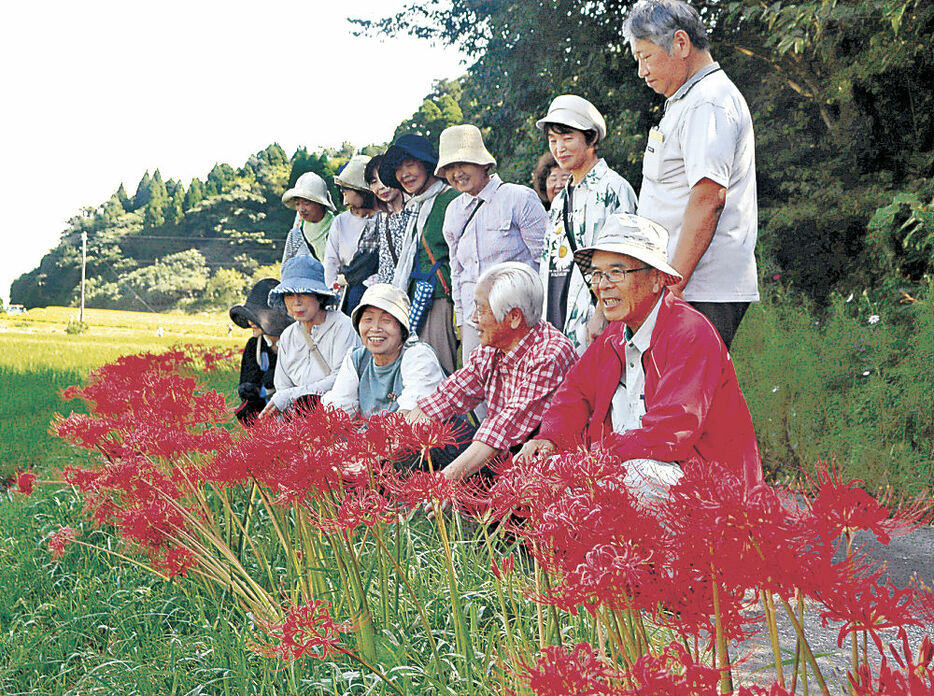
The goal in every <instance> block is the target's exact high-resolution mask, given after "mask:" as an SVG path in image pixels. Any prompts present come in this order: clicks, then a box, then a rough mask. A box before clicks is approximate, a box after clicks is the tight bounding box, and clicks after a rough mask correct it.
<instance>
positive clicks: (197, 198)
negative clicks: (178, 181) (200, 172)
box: [183, 177, 204, 213]
mask: <svg viewBox="0 0 934 696" xmlns="http://www.w3.org/2000/svg"><path fill="white" fill-rule="evenodd" d="M202 200H204V184H202V183H201V179H199V178H198V177H195V178H194V179H192V180H191V185H190V186H189V187H188V191H186V192H185V205H184V207H183V210H184V211H185V212H186V213H187V212H188V211H189V210H191V209H192V208H194V207H195V206H196V205H198V203H200V202H201V201H202Z"/></svg>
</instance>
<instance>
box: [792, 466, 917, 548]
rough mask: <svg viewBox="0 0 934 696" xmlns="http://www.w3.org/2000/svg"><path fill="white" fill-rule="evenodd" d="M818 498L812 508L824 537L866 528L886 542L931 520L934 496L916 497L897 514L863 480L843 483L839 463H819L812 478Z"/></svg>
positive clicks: (819, 530)
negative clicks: (837, 464) (830, 464)
mask: <svg viewBox="0 0 934 696" xmlns="http://www.w3.org/2000/svg"><path fill="white" fill-rule="evenodd" d="M809 481H810V484H811V491H812V495H813V497H814V500H813V501H812V502H811V504H810V509H811V512H812V514H813V515H814V517H815V521H816V528H817V531H818V533H819V534H820V536H821V538H822V539H830V540H834V539H837V538H839V537H840V535H841V534H844V533H846V532H854V531H857V530H860V529H866V530H869V531H871V532H872V533H873V534H875V535H876V538H877V539H878V540H879V542H880V543H882V544H888V543H889V541H891V538H892V535H893V534H906V533H908V532H910V531H912V530H914V529H917V528H918V527H920V526H921V525H923V524H924V523H925V522H927V521H929V520H930V517H931V507H932V501H931V498H930V496H921V497H919V498H916V499H915V501H914V503H913V504H910V505H906V506H904V507H901V508H897V509H896V510H895V512H894V514H891V515H890V512H891V511H890V510H889V509H888V508H887V507H886V504H885V503H886V502H888V501H887V500H876V499H875V498H873V497H872V496H871V495H869V493H867V492H866V491H865V490H863V489H862V488H860V484H862V481H859V480H856V479H854V480H852V481H849V482H847V483H843V481H842V480H841V478H840V472H839V470H838V469H836V468H835V467H833V466H831V467H830V468H829V469H828V468H826V467H824V466H823V465H820V464H819V466H818V469H817V474H816V476H815V478H814V479H810V480H809Z"/></svg>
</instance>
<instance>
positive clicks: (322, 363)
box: [299, 322, 331, 376]
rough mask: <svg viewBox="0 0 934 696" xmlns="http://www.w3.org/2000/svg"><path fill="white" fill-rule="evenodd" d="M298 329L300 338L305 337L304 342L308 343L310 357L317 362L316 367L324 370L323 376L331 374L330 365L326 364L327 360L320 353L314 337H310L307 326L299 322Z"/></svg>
mask: <svg viewBox="0 0 934 696" xmlns="http://www.w3.org/2000/svg"><path fill="white" fill-rule="evenodd" d="M299 330H300V331H301V334H302V338H304V339H305V343H306V344H308V348H309V349H310V350H311V357H313V358H314V359H315V361H316V362H317V363H318V367H320V368H321V369H322V370H324V374H325V376H327V375H329V374H331V366H330V365H328V361H327V360H325V359H324V356H323V355H321V351H320V350H318V344H317V343H315V339H313V338H312V337H311V332H310V331H309V330H308V327H307V326H305V325H304V324H302V323H301V322H299Z"/></svg>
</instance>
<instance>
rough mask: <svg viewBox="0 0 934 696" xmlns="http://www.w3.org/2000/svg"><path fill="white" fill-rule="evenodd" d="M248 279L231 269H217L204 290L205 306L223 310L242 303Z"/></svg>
mask: <svg viewBox="0 0 934 696" xmlns="http://www.w3.org/2000/svg"><path fill="white" fill-rule="evenodd" d="M248 282H249V281H248V279H247V277H246V276H245V275H243V274H242V273H240V271H237V270H234V269H233V268H218V269H217V270H216V271H214V273H213V275H211V277H210V278H209V279H208V281H207V284H206V285H205V288H204V300H205V304H206V306H209V307H213V308H216V309H225V308H228V307H232V306H233V305H235V304H237V303H239V302H242V301H243V298H244V296H245V295H246V290H247V283H248Z"/></svg>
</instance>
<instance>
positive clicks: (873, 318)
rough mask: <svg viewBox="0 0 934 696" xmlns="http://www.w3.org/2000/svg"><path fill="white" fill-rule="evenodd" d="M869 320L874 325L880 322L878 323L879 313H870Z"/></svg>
mask: <svg viewBox="0 0 934 696" xmlns="http://www.w3.org/2000/svg"><path fill="white" fill-rule="evenodd" d="M867 321H868V322H869V324H870V325H872V324H878V323H879V315H878V314H870V315H869V319H867Z"/></svg>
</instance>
